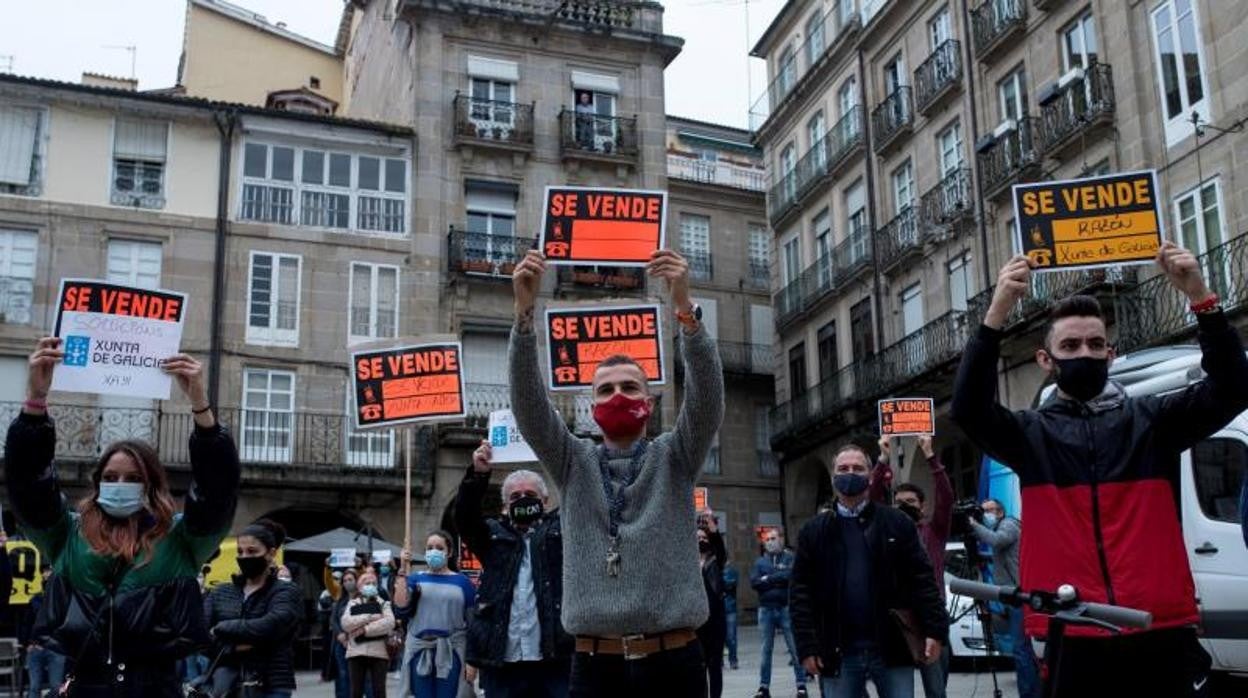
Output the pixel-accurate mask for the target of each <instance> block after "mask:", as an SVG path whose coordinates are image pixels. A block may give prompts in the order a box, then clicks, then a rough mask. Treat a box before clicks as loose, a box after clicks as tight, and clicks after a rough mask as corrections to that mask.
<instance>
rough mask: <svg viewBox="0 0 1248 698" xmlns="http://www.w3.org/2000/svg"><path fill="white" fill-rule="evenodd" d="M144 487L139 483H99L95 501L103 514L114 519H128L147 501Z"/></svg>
mask: <svg viewBox="0 0 1248 698" xmlns="http://www.w3.org/2000/svg"><path fill="white" fill-rule="evenodd" d="M146 489H147V488H146V487H145V486H144V485H143V483H141V482H101V483H100V493H99V494H98V495H96V497H95V501H96V503H97V504H99V505H100V508H101V509H103V510H104V513H105V514H108V515H109V516H111V517H113V518H115V519H125V518H129V517H130V516H131V515H133V514H135V513H137V512H138V511H139V510H140V509H142V508H143V507H144V505H145V503H146V501H147V493H146Z"/></svg>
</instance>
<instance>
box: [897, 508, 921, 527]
mask: <svg viewBox="0 0 1248 698" xmlns="http://www.w3.org/2000/svg"><path fill="white" fill-rule="evenodd" d="M897 508H898V509H900V510H901V513H903V514H905V515H906V516H909V517H910V518H911V519H914V521H915V523H918V521H919V519H921V518H923V510H922V509H920V508H918V507H916V506H913V505H910V504H898V505H897Z"/></svg>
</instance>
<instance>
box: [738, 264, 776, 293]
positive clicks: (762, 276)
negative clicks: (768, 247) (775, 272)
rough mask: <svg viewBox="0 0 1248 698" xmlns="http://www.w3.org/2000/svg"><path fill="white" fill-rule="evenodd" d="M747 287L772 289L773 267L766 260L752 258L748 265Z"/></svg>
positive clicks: (758, 289)
mask: <svg viewBox="0 0 1248 698" xmlns="http://www.w3.org/2000/svg"><path fill="white" fill-rule="evenodd" d="M744 281H745V288H748V289H751V290H754V291H769V290H771V268H770V266H769V265H768V264H767V263H766V262H762V261H758V260H753V259H751V260H750V261H749V262H748V263H747V265H746V273H745V280H744Z"/></svg>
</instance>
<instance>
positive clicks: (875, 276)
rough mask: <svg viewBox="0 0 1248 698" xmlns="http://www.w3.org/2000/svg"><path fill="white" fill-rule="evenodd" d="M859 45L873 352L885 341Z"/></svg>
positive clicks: (871, 157) (864, 73)
mask: <svg viewBox="0 0 1248 698" xmlns="http://www.w3.org/2000/svg"><path fill="white" fill-rule="evenodd" d="M865 66H866V61H865V59H864V58H863V53H862V49H861V48H859V49H858V95H859V100H858V101H859V103H861V104H862V139H863V140H862V145H863V148H864V149H866V157H867V230H868V234H869V235H870V236H871V259H872V260H873V261H872V264H871V269H872V273H871V280H872V285H873V287H874V289H875V293H874V294H873V295H874V296H875V303H874V304H873V305H874V307H873V308H872V312H873V313H875V341H874V342H873V343H872V344H873V345H874V346H872V347H871V353H872V354H878V353H880V349H881V347H882V346H883V343H884V296H883V293H884V288H883V286H881V284H880V277H881V276H882V274H881V273H880V249H879V246H878V245H876V239H875V238H876V235H875V156H874V155H872V150H871V114H870V111H869V110H868V109H867V71H866V67H865Z"/></svg>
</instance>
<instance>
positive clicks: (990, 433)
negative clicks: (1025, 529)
mask: <svg viewBox="0 0 1248 698" xmlns="http://www.w3.org/2000/svg"><path fill="white" fill-rule="evenodd" d="M1030 278H1031V267H1030V265H1029V263H1028V261H1027V258H1026V257H1022V256H1018V257H1015V258H1014V259H1012V260H1010V261H1009V263H1007V264H1006V265H1005V267H1003V268H1002V269H1001V273H1000V274H999V275H998V277H997V287H996V289H995V290H994V291H993V295H992V303H991V304H990V305H989V308H988V312H987V313H985V315H984V324H983V325H981V326H980V328H979V331H978V332H977V333H976V335H975V336H974V337H972V338H971V340H970V341H969V342H967V345H966V351H965V352H963V354H962V362H961V364H960V365H959V366H958V375H957V378H955V379H954V386H953V404H952V409H951V412H952V416H953V421H955V422H957V424H958V426H960V427H962V430H963V431H964V432H966V435H967V436H968V437H970V439H971V441H972V442H974V443H975V444H976V445H977V446H979V447H980V448H981V449H983V450H984V451H985V452H986V453H988V455H990V456H992V457H993V458H995V459H997V460H999V461H1001V462H1002V463H1004V464H1006V465H1008V466H1009V467H1010V468H1013V469H1014V470H1015V471H1016V472H1017V471H1018V469H1019V468H1020V467H1022V466H1023V465H1024V464H1025V460H1026V457H1025V456H1026V452H1025V448H1024V439H1023V429H1022V425H1021V423H1020V421H1019V417H1018V415H1016V414H1014V413H1013V412H1011V411H1010V410H1008V409H1006V408H1005V407H1003V406H1002V405H1000V404H998V403H997V395H996V394H997V362H998V360H999V359H1000V357H1001V335H1002V328H1004V327H1005V322H1006V319H1007V318H1008V317H1009V314H1010V311H1011V310H1013V308H1014V305H1015V304H1016V303H1017V302H1018V301H1019V300H1020V299H1021V298H1022V297H1023V296H1024V295H1026V294H1027V288H1028V283H1029V281H1030Z"/></svg>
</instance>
